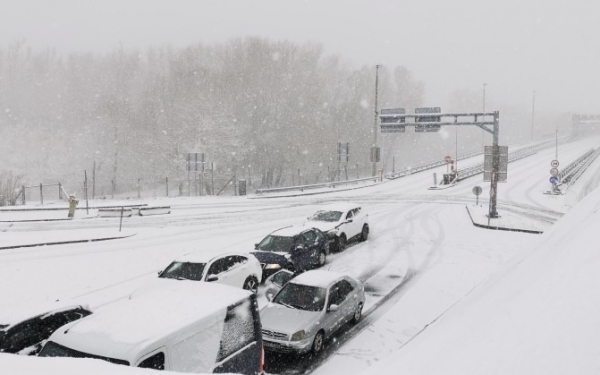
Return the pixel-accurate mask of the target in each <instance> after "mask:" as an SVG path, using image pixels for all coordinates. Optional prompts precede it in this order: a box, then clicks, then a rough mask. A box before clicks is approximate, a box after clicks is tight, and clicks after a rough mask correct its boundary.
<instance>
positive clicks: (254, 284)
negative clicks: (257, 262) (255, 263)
mask: <svg viewBox="0 0 600 375" xmlns="http://www.w3.org/2000/svg"><path fill="white" fill-rule="evenodd" d="M238 285H239V284H238ZM243 288H244V289H245V290H248V291H250V292H252V293H254V294H256V293H257V292H258V280H257V279H256V277H254V276H248V278H247V279H246V281H244V287H243Z"/></svg>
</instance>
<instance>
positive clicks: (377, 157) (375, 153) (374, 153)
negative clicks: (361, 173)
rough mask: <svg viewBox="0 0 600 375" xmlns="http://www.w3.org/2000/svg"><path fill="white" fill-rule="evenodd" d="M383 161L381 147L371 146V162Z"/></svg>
mask: <svg viewBox="0 0 600 375" xmlns="http://www.w3.org/2000/svg"><path fill="white" fill-rule="evenodd" d="M380 161H381V149H380V148H379V147H371V162H372V163H379V162H380Z"/></svg>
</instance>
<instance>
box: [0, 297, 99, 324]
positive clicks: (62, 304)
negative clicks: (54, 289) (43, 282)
mask: <svg viewBox="0 0 600 375" xmlns="http://www.w3.org/2000/svg"><path fill="white" fill-rule="evenodd" d="M13 307H14V308H11V307H10V306H3V307H2V309H0V325H6V326H7V327H5V328H4V329H8V328H9V327H10V326H13V325H15V324H17V323H20V322H22V321H24V320H27V319H31V318H34V317H36V316H39V315H48V314H53V313H58V312H61V311H66V310H70V309H74V308H78V307H81V308H84V309H86V310H90V308H89V306H87V305H85V304H81V303H77V302H76V301H74V300H71V299H65V300H59V301H55V302H40V303H30V304H21V305H18V306H13Z"/></svg>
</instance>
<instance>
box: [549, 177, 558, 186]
mask: <svg viewBox="0 0 600 375" xmlns="http://www.w3.org/2000/svg"><path fill="white" fill-rule="evenodd" d="M550 183H551V184H552V185H556V184H558V178H557V177H556V176H552V177H550Z"/></svg>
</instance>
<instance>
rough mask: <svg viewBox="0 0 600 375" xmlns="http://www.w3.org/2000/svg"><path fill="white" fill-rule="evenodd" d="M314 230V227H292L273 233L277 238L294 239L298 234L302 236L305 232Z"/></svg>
mask: <svg viewBox="0 0 600 375" xmlns="http://www.w3.org/2000/svg"><path fill="white" fill-rule="evenodd" d="M311 228H313V227H312V226H296V225H294V226H290V227H285V228H281V229H278V230H276V231H274V232H272V233H271V234H272V235H275V236H283V237H293V236H295V235H297V234H300V233H302V232H304V231H305V230H308V229H311Z"/></svg>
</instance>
